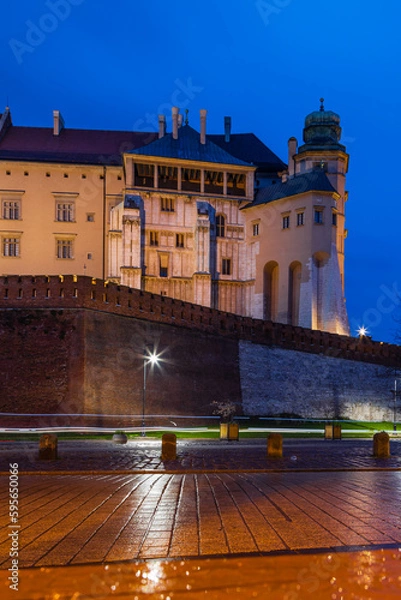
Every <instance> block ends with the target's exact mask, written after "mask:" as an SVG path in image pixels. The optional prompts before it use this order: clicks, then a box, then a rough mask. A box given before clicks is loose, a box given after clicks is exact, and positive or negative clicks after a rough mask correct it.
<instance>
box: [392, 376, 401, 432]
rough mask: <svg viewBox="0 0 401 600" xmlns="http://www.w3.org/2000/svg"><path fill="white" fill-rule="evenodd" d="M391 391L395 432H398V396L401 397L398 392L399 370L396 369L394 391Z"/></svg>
mask: <svg viewBox="0 0 401 600" xmlns="http://www.w3.org/2000/svg"><path fill="white" fill-rule="evenodd" d="M391 391H392V392H393V394H394V417H393V430H394V431H397V396H399V395H400V392H397V369H394V389H393V390H391Z"/></svg>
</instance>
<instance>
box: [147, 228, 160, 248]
mask: <svg viewBox="0 0 401 600" xmlns="http://www.w3.org/2000/svg"><path fill="white" fill-rule="evenodd" d="M149 245H150V246H158V245H159V234H158V232H157V231H150V232H149Z"/></svg>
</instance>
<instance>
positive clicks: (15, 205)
mask: <svg viewBox="0 0 401 600" xmlns="http://www.w3.org/2000/svg"><path fill="white" fill-rule="evenodd" d="M20 206H21V205H20V201H19V200H17V201H15V200H10V201H8V200H4V202H3V211H2V212H3V219H12V220H18V219H19V218H20V213H21V210H20Z"/></svg>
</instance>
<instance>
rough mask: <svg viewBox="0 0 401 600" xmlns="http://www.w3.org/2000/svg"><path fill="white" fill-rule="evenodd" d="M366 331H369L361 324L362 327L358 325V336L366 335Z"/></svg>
mask: <svg viewBox="0 0 401 600" xmlns="http://www.w3.org/2000/svg"><path fill="white" fill-rule="evenodd" d="M368 333H369V331H368V330H367V328H366V327H364V326H363V325H362V327H360V328H359V329H358V335H359V337H365V336H366V335H368Z"/></svg>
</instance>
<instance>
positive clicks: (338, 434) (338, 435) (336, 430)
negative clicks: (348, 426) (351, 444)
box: [333, 424, 341, 440]
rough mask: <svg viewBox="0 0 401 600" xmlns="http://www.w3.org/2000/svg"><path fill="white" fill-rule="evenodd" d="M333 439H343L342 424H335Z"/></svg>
mask: <svg viewBox="0 0 401 600" xmlns="http://www.w3.org/2000/svg"><path fill="white" fill-rule="evenodd" d="M333 439H334V440H341V425H338V424H336V425H333Z"/></svg>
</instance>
